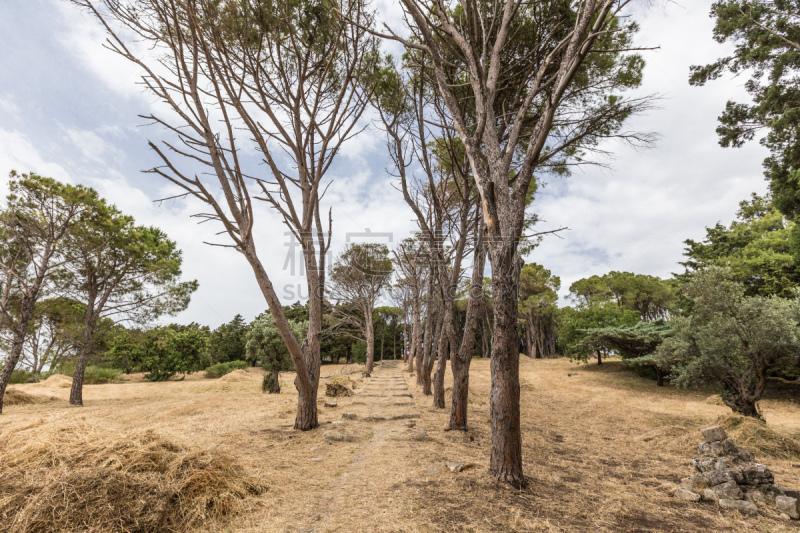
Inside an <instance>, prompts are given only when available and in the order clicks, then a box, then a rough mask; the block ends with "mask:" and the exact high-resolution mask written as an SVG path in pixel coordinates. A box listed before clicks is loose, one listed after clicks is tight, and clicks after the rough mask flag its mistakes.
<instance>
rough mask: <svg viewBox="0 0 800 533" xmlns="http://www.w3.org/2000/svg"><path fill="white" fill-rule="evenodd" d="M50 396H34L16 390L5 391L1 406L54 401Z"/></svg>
mask: <svg viewBox="0 0 800 533" xmlns="http://www.w3.org/2000/svg"><path fill="white" fill-rule="evenodd" d="M54 399H55V398H53V397H52V396H36V395H33V394H28V393H27V392H24V391H21V390H17V389H6V393H5V394H4V395H3V405H27V404H31V403H42V402H49V401H50V400H54Z"/></svg>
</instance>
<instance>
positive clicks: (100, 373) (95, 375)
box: [83, 365, 122, 385]
mask: <svg viewBox="0 0 800 533" xmlns="http://www.w3.org/2000/svg"><path fill="white" fill-rule="evenodd" d="M121 373H122V372H120V371H119V370H117V369H115V368H103V367H101V366H94V365H89V366H87V367H86V372H85V373H84V374H83V384H84V385H102V384H103V383H112V382H113V381H114V380H116V379H117V378H118V377H119V375H120V374H121Z"/></svg>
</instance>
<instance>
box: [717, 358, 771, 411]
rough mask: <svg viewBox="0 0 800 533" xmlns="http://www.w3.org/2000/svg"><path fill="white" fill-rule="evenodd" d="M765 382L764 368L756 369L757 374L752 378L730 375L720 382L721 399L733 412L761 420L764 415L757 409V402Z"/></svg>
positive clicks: (762, 392)
mask: <svg viewBox="0 0 800 533" xmlns="http://www.w3.org/2000/svg"><path fill="white" fill-rule="evenodd" d="M766 384H767V373H766V370H760V371H758V376H757V377H756V378H755V379H752V380H746V379H743V378H736V377H731V378H729V379H726V380H724V381H723V382H722V387H723V393H722V400H723V401H724V402H725V405H727V406H728V407H730V408H731V410H732V411H733V412H734V413H735V414H737V415H742V416H748V417H750V418H755V419H757V420H762V421H763V420H764V415H762V414H761V412H760V411H759V409H758V402H759V400H761V397H762V396H763V394H764V389H765V388H766Z"/></svg>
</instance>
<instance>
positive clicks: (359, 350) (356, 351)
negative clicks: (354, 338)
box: [353, 341, 367, 365]
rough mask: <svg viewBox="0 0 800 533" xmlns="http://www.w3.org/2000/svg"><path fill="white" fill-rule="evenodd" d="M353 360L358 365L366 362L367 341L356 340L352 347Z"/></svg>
mask: <svg viewBox="0 0 800 533" xmlns="http://www.w3.org/2000/svg"><path fill="white" fill-rule="evenodd" d="M353 360H354V361H355V362H356V363H358V364H359V365H363V364H366V362H367V343H366V342H364V341H358V342H357V343H356V345H355V346H354V347H353Z"/></svg>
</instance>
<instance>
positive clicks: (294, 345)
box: [243, 238, 324, 431]
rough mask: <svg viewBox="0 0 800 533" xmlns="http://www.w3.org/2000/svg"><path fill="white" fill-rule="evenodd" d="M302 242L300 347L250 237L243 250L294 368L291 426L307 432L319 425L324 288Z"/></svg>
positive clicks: (312, 260) (313, 260)
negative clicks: (304, 310) (304, 291)
mask: <svg viewBox="0 0 800 533" xmlns="http://www.w3.org/2000/svg"><path fill="white" fill-rule="evenodd" d="M307 240H308V239H304V241H303V255H304V258H305V260H306V280H307V281H308V289H309V297H308V311H309V316H308V334H307V335H306V339H305V341H304V342H303V344H302V346H300V345H299V344H298V342H297V339H296V338H295V336H294V333H292V329H291V327H290V326H289V321H288V320H287V319H286V315H285V314H284V312H283V307H282V306H281V302H280V299H279V298H278V295H277V294H276V293H275V288H274V287H273V285H272V282H271V281H270V279H269V276H268V275H267V272H266V270H264V265H263V264H262V263H261V260H260V259H259V258H258V254H257V253H256V249H255V244H254V242H253V240H252V238H251V239H249V240H248V242H247V247H246V248H245V249H244V250H243V253H244V255H245V257H247V260H248V262H249V263H250V266H251V267H252V269H253V273H254V274H255V276H256V281H257V282H258V286H259V288H260V289H261V293H262V294H263V295H264V299H265V300H266V301H267V306H268V307H269V310H270V312H271V313H272V317H273V318H274V319H275V326H276V327H277V328H278V332H279V333H280V335H281V339H283V342H284V343H285V344H286V347H287V349H288V350H289V355H290V357H291V358H292V363H293V364H294V367H295V372H296V377H295V379H294V385H295V388H297V393H298V394H297V416H296V418H295V421H294V427H295V429H299V430H302V431H307V430H310V429H314V428H316V427H318V426H319V422H318V420H317V389H318V388H319V366H320V361H319V346H320V337H319V335H320V331H321V329H322V306H321V298H322V294H323V292H322V290H321V288H324V278H322V277H321V276H318V275H317V270H316V269H317V265H316V260H315V258H314V255H313V253H312V254H311V257H309V248H310V250H311V252H313V242H311V243H310V244H308V243H307V242H306V241H307Z"/></svg>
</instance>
